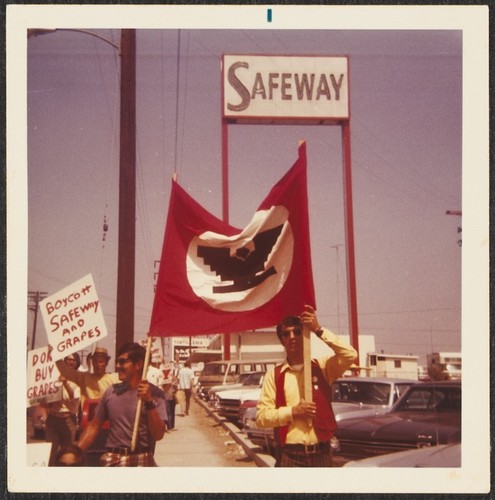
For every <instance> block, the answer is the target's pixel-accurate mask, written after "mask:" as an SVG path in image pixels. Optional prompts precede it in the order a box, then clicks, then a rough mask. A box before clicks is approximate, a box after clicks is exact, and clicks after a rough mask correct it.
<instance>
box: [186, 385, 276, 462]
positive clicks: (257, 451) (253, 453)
mask: <svg viewBox="0 0 495 500" xmlns="http://www.w3.org/2000/svg"><path fill="white" fill-rule="evenodd" d="M194 400H195V401H196V403H198V405H200V406H201V407H202V408H203V409H204V410H205V411H206V413H208V415H209V416H210V417H213V419H214V420H215V421H216V422H218V423H219V424H220V425H221V426H222V427H223V428H224V429H225V430H227V431H228V432H229V434H230V435H231V437H232V439H234V441H235V442H236V443H237V444H239V445H241V446H242V448H243V449H244V452H245V453H246V455H247V456H248V457H249V458H251V459H252V460H254V462H255V464H256V465H257V466H258V467H273V466H274V465H275V458H274V457H272V456H271V455H269V454H267V453H263V449H262V448H261V447H259V446H256V445H255V444H253V443H252V442H251V441H250V440H249V439H248V438H247V437H246V435H245V434H244V433H243V432H242V431H241V430H240V429H239V428H238V427H237V426H236V425H234V424H233V423H231V422H229V421H228V420H227V419H225V418H223V417H220V416H219V415H218V414H217V413H216V412H214V411H213V410H212V409H211V408H210V407H209V406H208V404H207V403H205V402H204V401H203V400H202V399H200V398H198V397H197V396H196V395H194Z"/></svg>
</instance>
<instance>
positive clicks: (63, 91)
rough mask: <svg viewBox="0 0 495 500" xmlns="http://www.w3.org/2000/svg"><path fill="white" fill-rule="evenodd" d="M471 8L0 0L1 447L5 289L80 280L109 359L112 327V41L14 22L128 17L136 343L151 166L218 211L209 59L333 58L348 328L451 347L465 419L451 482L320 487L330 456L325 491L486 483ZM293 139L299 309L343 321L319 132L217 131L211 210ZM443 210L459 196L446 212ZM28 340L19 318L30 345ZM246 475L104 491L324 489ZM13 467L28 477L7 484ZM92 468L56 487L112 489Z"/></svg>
mask: <svg viewBox="0 0 495 500" xmlns="http://www.w3.org/2000/svg"><path fill="white" fill-rule="evenodd" d="M483 9H484V7H483V6H477V7H461V6H459V7H457V6H426V7H425V6H423V7H420V6H412V7H393V6H391V7H387V6H377V7H364V6H363V7H354V6H351V7H348V6H334V7H333V6H328V7H318V6H312V7H308V6H274V7H273V8H272V10H273V12H272V14H273V15H272V21H271V22H268V21H267V7H266V6H250V7H247V6H245V7H238V6H232V7H230V6H218V7H216V8H213V7H208V6H199V5H195V6H191V7H184V6H146V8H144V7H141V6H115V7H101V6H85V7H84V8H83V7H81V6H76V7H73V6H65V8H62V6H50V5H39V6H37V5H25V6H23V5H9V6H8V9H7V38H6V41H7V67H8V71H7V96H8V99H7V103H8V106H7V146H8V147H7V270H8V276H7V284H8V294H7V309H8V313H7V317H8V320H9V321H8V325H7V328H8V335H7V340H8V346H7V347H8V349H7V365H8V368H9V370H8V374H7V375H8V384H9V391H8V397H9V401H8V407H9V426H8V430H9V440H8V442H9V443H11V444H13V443H18V442H24V439H25V428H26V427H25V421H24V418H25V411H24V410H25V407H24V404H23V401H22V398H19V397H18V393H17V391H16V390H13V389H15V388H16V386H15V385H14V384H19V383H21V385H22V382H23V381H24V380H25V379H24V377H25V370H23V368H25V366H23V364H22V363H19V362H18V360H19V359H23V358H24V357H25V351H26V347H27V346H29V345H30V341H31V333H32V326H33V325H32V322H33V317H34V315H33V313H32V312H31V311H29V310H28V307H27V306H28V301H27V293H26V292H27V291H45V292H47V293H49V294H52V293H56V292H57V291H59V290H60V289H62V288H64V287H66V286H68V285H70V284H72V283H73V282H75V281H77V280H79V279H80V278H81V277H83V276H85V275H87V274H88V273H91V274H92V275H93V278H94V281H95V285H96V289H97V293H98V296H99V298H100V300H101V307H102V311H103V313H104V316H105V321H106V324H107V327H108V330H109V332H110V333H109V336H108V337H107V338H106V339H104V341H103V342H102V345H104V346H107V347H108V348H109V349H110V350H111V351H113V342H114V339H115V335H114V331H115V309H116V285H117V276H116V274H117V227H118V207H117V204H118V169H119V167H118V158H119V151H118V121H119V119H118V117H119V111H118V107H119V104H118V103H119V64H118V55H117V52H116V50H115V49H114V48H112V46H111V45H109V44H108V43H105V42H103V41H102V40H100V39H98V38H95V37H92V36H89V35H88V34H82V33H76V32H57V33H52V34H47V35H41V36H37V37H32V38H30V39H29V40H28V39H27V37H26V32H25V30H26V28H37V27H43V28H45V27H46V28H61V27H62V28H68V27H71V28H77V29H86V30H89V31H91V32H94V33H97V34H99V35H101V36H103V37H105V38H108V39H110V40H111V41H113V43H115V44H117V45H118V44H119V33H120V32H119V29H118V28H121V27H129V28H136V29H137V152H138V154H137V179H138V185H137V192H138V196H137V212H136V218H137V221H136V222H137V245H136V256H137V262H136V277H137V279H136V294H135V295H136V311H135V313H136V319H135V332H136V336H144V335H145V334H146V332H147V329H148V326H149V320H150V315H151V308H152V304H153V285H154V272H155V269H154V261H155V260H157V259H159V258H160V254H161V246H162V242H163V232H164V227H165V220H166V212H167V207H168V201H169V194H170V185H171V178H172V175H173V173H174V172H177V173H178V175H179V182H180V184H181V186H183V187H184V188H185V189H186V190H187V191H188V192H189V193H190V194H191V195H192V196H193V197H194V198H195V199H196V200H197V201H198V202H199V203H200V204H202V205H203V206H204V207H205V208H207V209H208V210H210V211H211V212H212V213H213V214H214V215H217V216H218V217H221V134H220V131H221V94H220V91H221V80H220V60H221V56H222V54H224V53H236V52H237V53H243V54H246V53H249V54H275V55H287V54H294V55H297V54H305V55H308V54H309V55H320V54H322V55H347V56H348V57H349V67H350V99H351V101H350V102H351V153H352V170H353V201H354V238H355V252H356V259H355V260H356V284H357V308H358V324H359V332H360V333H361V334H364V335H374V336H375V344H376V348H377V350H378V351H380V350H383V351H384V352H387V353H395V354H401V353H405V354H409V353H412V354H416V355H418V356H420V362H424V357H425V355H426V353H429V352H431V351H443V350H445V351H459V350H462V354H463V418H464V417H466V418H465V419H464V422H465V424H467V425H463V467H462V470H459V471H456V472H455V479H456V480H455V481H453V480H452V477H453V476H452V471H450V470H441V469H438V470H434V471H433V470H423V471H414V472H415V473H416V472H417V473H418V474H415V475H414V478H411V479H413V480H412V481H407V480H406V481H405V480H404V479H405V478H406V473H407V471H406V470H404V471H403V472H404V474H401V475H400V477H399V476H397V477H398V481H397V482H396V483H395V485H394V484H393V479H394V478H393V477H391V476H390V474H389V472H388V471H387V470H374V471H371V474H369V475H366V471H364V470H362V471H360V474H359V478H360V480H359V481H346V480H344V481H342V480H340V481H339V478H343V477H344V475H345V471H344V470H342V471H339V472H341V473H342V474H341V475H340V474H339V475H336V476H335V477H336V481H334V482H333V483H332V491H333V490H335V491H345V492H360V491H363V492H367V493H368V492H372V491H374V490H375V489H376V490H377V491H383V487H384V485H387V488H388V487H390V488H394V486H395V487H397V489H398V491H402V490H403V489H404V488H407V489H408V491H409V490H410V491H414V492H425V491H427V492H429V493H431V488H432V485H434V487H435V488H436V490H435V491H444V490H446V491H451V492H465V491H470V492H481V491H487V490H484V488H488V486H487V485H488V481H487V478H488V477H489V474H488V471H489V468H488V467H487V465H488V464H489V462H488V460H487V457H489V442H490V440H489V425H488V424H489V397H488V388H489V377H488V376H486V377H485V376H484V374H487V373H488V367H489V357H488V353H489V326H488V318H489V302H488V284H489V281H488V276H489V273H488V243H489V237H488V234H489V233H488V192H489V187H488V186H489V182H488V171H489V161H488V144H489V143H488V113H489V108H488V70H487V68H488V21H487V19H488V16H487V12H486V10H483ZM14 14H15V15H14ZM150 28H153V29H150ZM179 30H180V33H179ZM179 39H180V43H179ZM301 139H305V140H306V142H307V157H308V195H309V214H310V230H311V247H312V257H313V275H314V280H315V290H316V300H317V309H318V315H319V318H320V320H321V323H322V324H323V325H325V326H327V327H329V328H330V329H333V330H334V331H336V332H338V333H342V334H346V333H347V332H348V321H347V299H346V277H345V274H346V272H345V268H346V263H345V247H344V246H343V245H344V244H345V229H344V207H343V186H342V150H341V132H340V129H339V127H338V126H288V125H285V126H275V125H270V126H268V125H265V126H262V125H250V126H241V125H232V126H229V165H230V186H229V196H230V223H231V224H232V225H234V226H237V227H240V228H241V227H243V226H245V225H246V224H247V223H248V222H249V221H250V219H251V217H252V215H253V214H254V212H255V210H256V208H257V207H258V205H259V204H260V202H261V201H262V200H263V199H264V198H265V196H266V194H267V193H268V192H269V190H270V189H271V187H272V186H273V184H275V183H276V182H277V181H278V179H280V177H282V175H283V174H284V173H285V172H286V171H287V170H288V169H289V168H290V166H291V165H292V164H293V162H294V161H295V159H296V158H297V146H298V142H299V140H301ZM447 210H462V218H461V217H458V216H450V215H446V214H445V213H446V211H447ZM105 218H106V220H107V222H108V225H109V229H108V232H107V234H106V239H105V241H103V222H104V219H105ZM459 227H462V232H460V233H459V232H458V228H459ZM460 238H462V247H461V246H459V244H458V243H457V242H458V240H459V239H460ZM337 249H338V250H337ZM461 332H462V334H461ZM46 342H47V339H46V334H45V332H44V328H43V325H42V323H41V322H40V321H39V322H38V328H37V336H36V344H35V347H41V346H44V345H46ZM14 368H19V370H14ZM466 388H467V390H465V389H466ZM480 395H481V397H480ZM13 409H15V410H16V412H14V410H13ZM10 410H11V411H10ZM468 412H469V413H468ZM14 416H15V418H13V417H14ZM474 422H475V425H472V424H473V423H474ZM10 451H13V449H12V450H10ZM482 459H484V461H483V460H482ZM23 460H24V454H23V453H17V451H16V452H14V453H10V454H9V468H10V471H9V472H12V471H14V472H17V474H14V473H12V474H9V490H10V491H31V490H33V491H38V489H39V488H42V490H43V491H46V490H47V488H51V491H54V492H55V491H60V488H65V490H64V491H66V488H67V487H68V483H66V482H61V481H60V478H59V476H58V475H57V471H48V470H46V471H45V470H43V471H41V474H39V473H38V472H39V471H38V470H36V468H33V467H31V468H30V469H29V473H28V474H27V473H26V471H25V463H23ZM14 468H15V469H14ZM100 472H101V473H102V474H100ZM131 472H132V471H130V470H129V471H128V472H126V475H128V476H129V479H132V474H131ZM147 472H150V473H151V472H152V471H147ZM252 472H253V479H255V480H254V481H249V479H250V478H248V477H247V476H246V474H248V475H249V472H248V471H246V469H243V477H242V478H241V480H239V478H238V477H237V476H236V475H235V474H234V473H232V474H228V475H225V474H222V476H221V477H219V478H218V481H211V478H212V477H214V474H213V472H211V471H209V475H208V479H207V481H203V478H202V476H201V475H198V474H189V473H188V471H187V470H186V471H184V474H187V477H185V476H184V475H182V474H181V473H180V472H177V473H174V474H173V475H169V478H168V479H167V481H166V484H165V485H164V484H163V481H161V478H160V480H159V481H155V482H153V481H142V480H139V481H129V482H126V485H125V489H126V490H128V491H140V492H143V491H148V490H149V491H156V489H157V488H158V490H160V491H161V490H167V491H168V489H170V488H174V487H177V488H178V489H177V491H196V492H197V491H203V490H208V488H214V489H213V491H215V488H219V485H221V487H222V488H224V490H223V491H225V490H227V491H237V490H238V489H241V490H242V489H243V488H244V489H245V488H246V487H247V488H248V491H250V492H254V491H269V492H272V491H273V492H278V491H279V490H282V491H284V489H286V488H287V487H288V486H289V487H290V489H291V491H297V492H299V491H304V492H313V491H314V492H327V491H328V484H327V482H325V481H316V480H315V481H313V480H311V481H307V477H306V476H303V473H305V471H302V470H301V471H293V472H292V471H291V475H290V476H289V475H283V476H282V475H281V476H280V477H279V476H278V475H274V474H272V473H270V481H262V480H261V481H260V477H259V476H258V475H257V474H258V473H261V472H262V471H256V470H254V471H252ZM267 472H268V471H267ZM335 472H336V471H335ZM255 474H256V475H255ZM354 475H355V473H353V477H354ZM420 475H421V478H420V479H421V480H420V481H418V480H417V479H418V478H419V476H420ZM138 477H139V479H141V478H143V477H144V473H143V472H140V473H139V476H138ZM146 477H148V475H146ZM24 478H29V484H26V485H24V484H22V483H23V482H24ZM108 478H109V471H95V472H94V474H93V476H92V481H91V484H90V485H89V484H88V483H87V480H86V479H85V478H79V477H77V476H76V475H74V474H73V475H71V479H73V482H71V483H70V487H77V486H79V487H82V488H84V489H85V491H87V488H91V491H97V492H98V491H107V490H109V488H110V491H111V490H112V489H113V488H115V486H114V485H115V484H118V485H119V487H121V485H122V482H121V481H122V477H121V476H119V478H118V482H112V481H109V480H108ZM362 478H364V480H361V479H362ZM246 479H248V480H247V481H246ZM301 479H303V480H301ZM344 479H345V478H344ZM78 481H80V482H78ZM157 485H158V486H157ZM205 485H207V486H205ZM302 487H304V490H301V488H302ZM136 488H138V489H137V490H136ZM425 488H427V490H425ZM171 491H172V490H171ZM387 491H388V490H387Z"/></svg>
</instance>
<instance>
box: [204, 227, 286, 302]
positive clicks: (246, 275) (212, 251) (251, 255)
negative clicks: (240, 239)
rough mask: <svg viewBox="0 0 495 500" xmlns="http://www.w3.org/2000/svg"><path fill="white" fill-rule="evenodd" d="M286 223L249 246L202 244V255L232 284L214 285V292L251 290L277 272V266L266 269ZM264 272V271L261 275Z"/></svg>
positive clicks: (262, 235)
mask: <svg viewBox="0 0 495 500" xmlns="http://www.w3.org/2000/svg"><path fill="white" fill-rule="evenodd" d="M283 227H284V225H283V224H280V225H279V226H276V227H274V228H272V229H268V230H266V231H263V232H260V233H258V234H257V235H256V236H255V237H254V238H253V239H252V240H251V241H250V242H249V243H248V244H247V245H245V246H243V247H241V248H237V249H235V251H233V250H234V249H232V248H228V247H227V248H226V247H222V248H217V247H207V246H201V245H198V257H200V258H202V259H203V262H204V263H205V265H207V266H209V267H210V269H211V270H212V271H214V272H215V273H216V275H217V276H220V278H221V279H222V281H233V283H232V284H229V285H224V286H214V287H213V293H230V292H241V291H244V290H249V289H250V288H254V287H256V286H258V285H259V284H260V283H263V281H265V280H266V279H267V278H268V277H269V276H272V275H273V274H276V273H277V270H276V269H275V267H274V266H270V267H269V268H268V269H265V264H266V260H267V259H268V256H269V255H270V252H271V251H272V249H273V247H274V246H275V244H276V243H277V240H278V238H279V236H280V233H281V232H282V229H283ZM258 273H260V274H258Z"/></svg>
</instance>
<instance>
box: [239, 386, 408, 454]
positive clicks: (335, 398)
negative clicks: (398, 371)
mask: <svg viewBox="0 0 495 500" xmlns="http://www.w3.org/2000/svg"><path fill="white" fill-rule="evenodd" d="M413 384H414V380H410V379H402V378H386V377H369V378H364V377H343V378H339V379H337V380H336V381H335V382H333V384H332V409H333V412H334V415H335V420H336V421H337V424H338V422H340V421H341V420H345V419H347V418H353V417H359V418H364V417H368V416H375V415H381V414H383V413H385V412H387V411H389V410H390V409H391V408H392V406H393V405H394V403H395V402H396V401H398V400H399V398H400V397H401V396H402V395H403V394H404V393H405V392H406V391H407V389H408V388H409V387H411V385H413ZM260 394H261V389H260V390H259V394H258V395H257V397H254V398H253V399H255V401H244V402H243V404H242V406H241V408H240V415H239V418H240V419H242V426H243V427H244V429H245V431H246V434H247V436H248V438H249V439H250V440H251V441H252V442H253V443H254V444H257V445H258V446H262V447H264V448H265V449H272V448H273V444H274V438H273V429H270V428H268V429H266V428H259V427H258V426H257V425H256V421H255V420H256V404H257V402H258V401H257V400H258V399H259V395H260Z"/></svg>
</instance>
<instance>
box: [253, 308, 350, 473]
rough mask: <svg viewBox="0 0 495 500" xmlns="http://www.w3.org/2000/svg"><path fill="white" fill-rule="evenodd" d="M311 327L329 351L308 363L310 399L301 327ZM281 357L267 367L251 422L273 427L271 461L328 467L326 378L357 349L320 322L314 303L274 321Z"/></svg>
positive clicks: (330, 426) (331, 421)
mask: <svg viewBox="0 0 495 500" xmlns="http://www.w3.org/2000/svg"><path fill="white" fill-rule="evenodd" d="M304 326H306V327H307V328H309V329H310V330H311V331H312V332H314V333H315V334H316V335H317V336H318V337H319V338H320V339H321V340H322V341H323V342H325V344H327V345H328V347H330V348H331V349H332V350H333V351H334V355H328V356H325V357H322V358H320V359H318V360H313V362H312V363H311V377H312V386H313V398H312V399H313V401H311V402H310V401H305V400H304V398H303V396H302V395H301V393H300V390H301V388H302V387H304V351H303V335H302V333H303V327H304ZM277 336H278V338H279V340H280V343H281V344H282V345H283V346H284V349H285V354H286V360H285V362H284V363H283V364H281V365H277V366H276V367H275V369H272V370H270V371H269V372H267V374H266V376H265V378H264V380H263V387H262V389H261V396H260V400H259V401H258V405H257V414H256V424H257V425H258V426H259V427H262V428H266V427H274V428H275V437H276V440H277V453H276V455H277V456H276V460H277V461H276V463H275V467H331V466H332V453H331V447H330V440H331V438H332V436H333V431H334V430H335V418H334V415H333V411H332V405H331V401H330V400H331V388H330V384H331V383H332V382H333V381H334V380H336V379H337V378H338V377H340V376H342V375H343V373H344V372H345V371H346V370H347V369H348V368H349V367H350V366H351V364H352V363H353V362H354V360H355V359H356V357H357V353H356V350H355V349H354V348H353V347H351V346H350V345H348V344H347V343H345V342H343V341H342V340H341V339H340V338H339V337H338V336H337V335H335V334H334V333H332V332H330V331H329V330H327V329H325V328H321V326H320V323H319V322H318V318H317V317H316V312H315V310H314V308H313V307H311V306H305V310H304V311H303V312H302V313H301V315H300V316H288V317H286V318H284V319H283V320H282V321H281V322H280V323H279V324H278V325H277Z"/></svg>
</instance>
